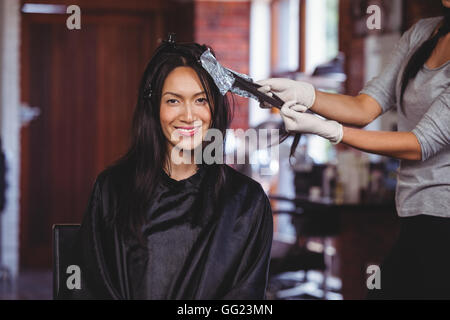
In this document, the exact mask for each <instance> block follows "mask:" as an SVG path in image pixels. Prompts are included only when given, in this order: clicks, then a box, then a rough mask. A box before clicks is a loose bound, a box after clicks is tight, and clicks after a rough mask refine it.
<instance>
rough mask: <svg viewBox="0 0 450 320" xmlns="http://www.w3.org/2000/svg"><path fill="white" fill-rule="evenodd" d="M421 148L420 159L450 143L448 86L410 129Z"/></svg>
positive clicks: (432, 154) (433, 153)
mask: <svg viewBox="0 0 450 320" xmlns="http://www.w3.org/2000/svg"><path fill="white" fill-rule="evenodd" d="M412 132H413V133H414V134H415V135H416V137H417V140H419V144H420V147H421V150H422V161H425V160H427V159H428V158H430V157H432V156H434V155H435V154H436V153H438V152H439V151H440V150H442V149H443V148H444V147H446V146H448V145H450V87H449V88H447V89H446V90H445V91H444V92H443V93H441V94H440V95H439V96H438V97H437V98H436V99H435V100H434V102H433V104H432V105H431V106H430V109H428V111H427V112H426V113H425V114H424V115H423V117H422V119H421V120H420V121H419V123H418V124H417V126H416V127H415V128H414V129H413V130H412Z"/></svg>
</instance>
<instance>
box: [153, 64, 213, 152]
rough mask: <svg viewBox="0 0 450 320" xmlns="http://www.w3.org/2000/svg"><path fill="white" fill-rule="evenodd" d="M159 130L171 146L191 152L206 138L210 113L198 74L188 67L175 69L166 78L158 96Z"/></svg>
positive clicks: (170, 148) (170, 147)
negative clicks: (159, 105) (159, 100)
mask: <svg viewBox="0 0 450 320" xmlns="http://www.w3.org/2000/svg"><path fill="white" fill-rule="evenodd" d="M159 116H160V121H161V127H162V131H163V133H164V136H165V137H166V139H167V141H168V143H169V151H170V150H172V148H173V147H176V148H179V149H183V150H193V149H195V148H196V147H198V146H199V145H200V144H201V143H202V140H203V138H204V137H205V135H206V131H207V130H208V128H209V127H210V123H211V110H210V106H209V103H208V100H207V98H206V92H205V91H204V90H203V87H202V84H201V82H200V79H199V77H198V75H197V73H196V72H195V71H194V69H192V68H190V67H177V68H175V69H174V70H172V72H170V73H169V75H168V76H167V78H166V80H165V82H164V85H163V89H162V95H161V107H160V114H159Z"/></svg>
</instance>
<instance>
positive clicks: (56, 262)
mask: <svg viewBox="0 0 450 320" xmlns="http://www.w3.org/2000/svg"><path fill="white" fill-rule="evenodd" d="M79 229H80V225H79V224H55V225H53V299H56V298H57V296H58V293H59V292H60V290H62V289H63V286H66V281H67V278H68V277H69V276H70V274H68V273H67V271H68V267H69V266H70V265H72V263H71V261H72V259H73V256H74V254H75V252H74V250H73V243H74V240H75V237H76V236H77V233H78V230H79Z"/></svg>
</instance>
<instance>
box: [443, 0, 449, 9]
mask: <svg viewBox="0 0 450 320" xmlns="http://www.w3.org/2000/svg"><path fill="white" fill-rule="evenodd" d="M442 4H443V5H444V7H446V8H450V0H442Z"/></svg>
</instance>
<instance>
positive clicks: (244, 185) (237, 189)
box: [223, 164, 267, 199]
mask: <svg viewBox="0 0 450 320" xmlns="http://www.w3.org/2000/svg"><path fill="white" fill-rule="evenodd" d="M223 168H224V170H225V176H226V181H227V184H228V187H229V188H230V189H231V190H232V192H233V193H235V194H237V195H240V196H252V197H255V198H256V199H261V197H267V195H266V193H265V192H264V189H263V188H262V186H261V184H260V183H259V182H257V181H256V180H254V179H252V178H250V177H249V176H247V175H245V174H243V173H241V172H239V171H237V170H236V169H234V168H232V167H230V166H229V165H225V164H224V165H223Z"/></svg>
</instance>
